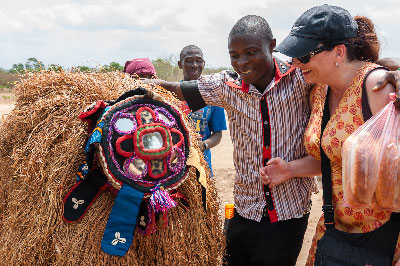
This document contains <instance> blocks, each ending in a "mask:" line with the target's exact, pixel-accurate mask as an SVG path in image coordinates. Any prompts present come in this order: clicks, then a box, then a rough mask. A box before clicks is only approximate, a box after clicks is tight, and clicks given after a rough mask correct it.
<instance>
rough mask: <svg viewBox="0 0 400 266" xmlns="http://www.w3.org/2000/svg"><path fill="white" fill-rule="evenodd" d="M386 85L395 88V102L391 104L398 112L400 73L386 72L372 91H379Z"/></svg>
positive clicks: (399, 104)
mask: <svg viewBox="0 0 400 266" xmlns="http://www.w3.org/2000/svg"><path fill="white" fill-rule="evenodd" d="M388 83H390V84H392V85H393V86H394V87H395V88H396V100H395V101H394V102H393V104H394V106H396V108H397V109H398V110H400V71H388V72H386V73H385V75H384V76H383V77H382V78H381V80H380V81H378V83H377V84H376V86H375V87H374V88H373V89H372V90H374V91H377V90H380V89H382V88H384V87H385V86H386V84H388Z"/></svg>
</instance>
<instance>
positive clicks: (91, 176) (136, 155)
mask: <svg viewBox="0 0 400 266" xmlns="http://www.w3.org/2000/svg"><path fill="white" fill-rule="evenodd" d="M149 95H150V97H148V96H149ZM79 117H80V118H81V119H82V120H83V121H86V122H87V123H88V127H89V132H90V136H89V139H88V141H87V143H86V148H85V155H86V163H85V164H83V165H82V166H81V167H80V168H79V170H78V174H77V175H78V180H79V181H78V182H77V183H76V184H75V185H74V186H73V187H72V188H71V190H70V192H69V193H68V194H67V196H66V197H65V199H64V215H63V218H64V220H65V221H66V222H74V221H78V220H80V219H82V218H83V216H84V214H85V213H86V211H87V210H88V209H89V208H90V206H91V205H92V203H93V202H94V201H95V200H96V198H97V197H98V195H99V194H100V193H101V192H103V191H105V190H107V189H110V190H112V191H114V192H115V194H116V198H115V201H114V205H113V208H112V210H111V213H110V215H109V218H108V222H107V225H106V228H105V231H104V235H103V239H102V243H101V247H102V250H103V251H104V252H105V253H107V254H110V255H116V256H124V255H125V254H126V252H127V251H128V250H129V248H130V246H131V244H132V242H133V236H134V231H135V228H137V229H138V230H139V231H140V232H141V233H142V234H144V235H149V234H151V233H153V232H154V231H155V230H156V226H155V220H156V217H157V216H158V215H162V217H163V218H164V226H166V224H167V212H168V210H169V209H171V208H173V207H175V206H176V205H177V202H180V203H181V204H183V205H184V206H186V207H189V206H188V203H187V201H186V200H185V196H184V195H182V194H180V193H179V192H177V190H176V188H177V187H178V186H179V185H180V184H181V183H182V182H184V181H185V178H186V177H187V175H188V171H189V168H190V164H192V163H191V162H190V161H191V159H190V158H191V157H192V156H191V153H193V152H194V149H193V148H192V147H190V139H189V131H188V129H187V128H186V125H185V121H184V119H182V115H181V113H180V111H178V110H177V109H175V108H174V107H173V106H171V105H169V104H168V103H167V102H166V101H163V99H161V97H158V98H157V95H155V94H153V93H151V92H150V91H146V90H145V89H143V88H138V89H136V90H132V91H129V92H126V93H125V94H123V95H122V96H120V97H119V98H118V99H117V100H116V101H112V102H106V101H98V102H97V103H95V104H94V105H92V106H91V107H89V108H88V109H87V110H86V111H85V112H83V113H81V115H80V116H79ZM203 181H204V180H203ZM203 184H204V185H205V183H204V182H203ZM202 188H203V190H205V186H203V187H202ZM204 202H205V199H204Z"/></svg>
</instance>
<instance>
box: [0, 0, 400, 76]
mask: <svg viewBox="0 0 400 266" xmlns="http://www.w3.org/2000/svg"><path fill="white" fill-rule="evenodd" d="M325 2H326V3H329V4H334V5H339V6H343V7H344V8H346V9H348V10H349V11H350V13H351V14H353V15H366V16H368V17H370V18H372V19H373V21H374V22H375V24H376V25H377V28H378V30H379V32H380V35H381V36H382V39H383V42H382V50H383V51H382V55H384V56H396V57H400V51H399V49H398V48H397V47H398V44H399V42H400V37H399V36H398V32H397V29H398V28H400V27H399V26H400V22H398V21H399V20H398V19H397V17H398V14H399V12H400V7H399V5H398V0H382V1H374V0H364V1H361V0H357V1H342V0H326V1H325ZM318 4H321V1H318V0H291V1H289V0H269V1H259V0H247V1H243V0H222V1H216V0H203V1H201V2H200V1H190V0H175V1H165V0H154V1H146V2H144V1H138V0H119V1H112V0H74V1H61V0H36V1H28V0H19V1H11V2H7V4H6V5H2V8H1V10H0V59H1V60H0V67H2V68H10V67H11V66H12V64H14V63H19V62H25V61H26V59H27V58H29V57H36V58H38V59H40V60H42V61H43V62H44V63H45V64H51V63H59V64H61V65H64V66H66V67H70V66H75V65H82V64H87V62H98V63H100V64H108V63H109V62H111V61H117V62H120V63H121V64H122V63H124V62H125V61H126V60H129V59H132V58H135V57H146V56H147V57H149V58H151V59H156V58H157V57H160V56H161V57H162V56H166V55H169V54H179V52H180V50H181V49H182V47H184V46H185V45H187V44H196V45H198V46H199V47H201V48H202V49H203V52H204V56H205V59H206V63H207V65H209V66H229V57H228V53H227V37H228V34H229V31H230V29H231V27H232V26H233V25H234V23H235V22H236V21H237V20H238V19H239V18H240V17H242V16H244V15H248V14H255V15H260V16H262V17H264V18H266V19H267V21H268V22H269V24H270V26H271V28H272V31H273V33H274V35H275V37H276V38H277V41H278V42H279V41H281V40H282V39H283V38H284V37H285V36H286V35H287V34H288V33H289V31H290V28H291V26H292V25H293V23H294V21H295V20H296V18H297V17H298V16H299V15H300V14H301V13H303V12H304V11H305V10H306V9H308V8H311V7H312V6H314V5H318Z"/></svg>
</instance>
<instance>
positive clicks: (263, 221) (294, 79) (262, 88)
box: [152, 16, 319, 266]
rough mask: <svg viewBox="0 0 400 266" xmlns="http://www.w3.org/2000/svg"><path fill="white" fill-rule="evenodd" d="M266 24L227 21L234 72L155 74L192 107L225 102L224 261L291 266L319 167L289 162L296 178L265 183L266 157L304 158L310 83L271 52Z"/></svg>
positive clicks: (258, 19)
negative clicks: (227, 188)
mask: <svg viewBox="0 0 400 266" xmlns="http://www.w3.org/2000/svg"><path fill="white" fill-rule="evenodd" d="M275 44H276V41H275V39H274V38H273V36H272V32H271V29H270V27H269V25H268V23H267V22H266V21H265V20H264V19H263V18H261V17H259V16H245V17H243V18H241V19H240V20H239V21H238V22H237V23H236V24H235V25H234V27H233V28H232V30H231V32H230V34H229V39H228V47H229V54H230V58H231V64H232V66H233V68H234V69H235V72H231V71H223V72H220V73H216V74H212V75H208V76H201V77H200V78H199V79H198V80H195V81H181V82H180V83H173V82H167V81H160V80H158V81H154V80H153V81H152V82H155V83H158V84H160V85H161V86H163V87H164V88H166V89H168V90H170V91H173V92H175V93H176V95H177V96H178V98H180V99H181V100H185V99H186V100H187V103H188V105H189V107H190V108H191V109H192V110H193V111H195V110H198V109H200V108H202V107H204V106H206V105H215V106H220V107H223V108H225V110H226V112H227V115H228V118H229V125H230V133H231V139H232V142H233V146H234V164H235V168H236V178H235V187H234V198H235V207H236V209H235V215H234V218H233V219H232V220H231V221H230V223H229V227H228V231H227V254H228V255H227V257H226V258H225V259H226V261H227V262H228V265H246V266H247V265H282V266H290V265H295V264H296V260H297V256H298V254H299V252H300V249H301V246H302V242H303V237H304V233H305V230H306V228H307V222H308V216H309V210H310V204H311V201H310V198H311V194H312V192H316V191H317V186H316V182H315V179H314V178H313V177H312V176H314V175H315V174H318V173H319V172H318V171H317V170H316V169H304V168H301V169H293V173H292V174H293V176H295V177H293V178H291V179H289V180H287V181H285V182H283V183H282V184H279V185H276V186H273V187H272V186H271V187H272V188H270V187H269V186H264V185H263V183H262V181H261V179H260V174H259V170H260V168H261V167H263V166H265V165H266V163H267V162H268V160H269V159H270V158H273V157H280V158H282V159H284V160H286V161H293V160H297V159H300V160H308V158H309V157H307V153H306V150H305V148H304V145H303V133H304V131H305V128H306V126H307V122H308V119H309V115H310V107H309V104H308V96H309V91H310V87H309V86H308V85H307V84H306V83H305V82H304V81H303V77H302V74H301V72H300V71H299V70H298V69H295V68H293V67H291V66H289V65H287V64H286V63H284V62H282V61H280V60H279V59H277V58H274V57H273V56H272V51H273V50H274V48H275Z"/></svg>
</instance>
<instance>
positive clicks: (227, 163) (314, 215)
mask: <svg viewBox="0 0 400 266" xmlns="http://www.w3.org/2000/svg"><path fill="white" fill-rule="evenodd" d="M13 108H14V96H13V94H11V93H10V92H1V91H0V118H4V117H5V116H6V115H7V113H9V112H10V111H11V110H12V109H13ZM212 163H213V169H214V176H215V182H216V186H217V189H218V192H219V196H220V199H221V214H222V210H223V206H225V204H226V203H233V184H234V178H235V168H234V166H233V146H232V143H231V139H230V135H229V130H227V131H224V132H223V137H222V141H221V143H220V144H219V145H218V146H217V147H215V148H213V149H212ZM319 185H320V186H321V184H319ZM321 197H322V196H321V193H319V194H317V195H313V197H312V200H313V205H312V210H311V215H310V219H309V223H308V228H307V231H306V234H305V237H304V242H303V247H302V250H301V252H300V255H299V258H298V260H297V265H298V266H300V265H304V264H305V262H306V260H307V256H308V250H309V248H310V246H311V240H312V237H313V235H314V231H315V226H316V223H317V221H318V219H319V217H320V216H321V213H322V211H321V206H322V199H321Z"/></svg>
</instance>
